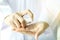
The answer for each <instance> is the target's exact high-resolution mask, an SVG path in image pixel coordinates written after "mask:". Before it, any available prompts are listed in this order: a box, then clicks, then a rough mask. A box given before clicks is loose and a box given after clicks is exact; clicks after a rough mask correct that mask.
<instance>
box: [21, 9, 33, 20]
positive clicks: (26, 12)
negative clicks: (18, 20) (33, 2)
mask: <svg viewBox="0 0 60 40" xmlns="http://www.w3.org/2000/svg"><path fill="white" fill-rule="evenodd" d="M22 13H23V15H26V14H28V15H29V16H30V18H31V19H32V21H33V13H32V12H31V11H30V10H29V9H28V10H24V11H23V12H22Z"/></svg>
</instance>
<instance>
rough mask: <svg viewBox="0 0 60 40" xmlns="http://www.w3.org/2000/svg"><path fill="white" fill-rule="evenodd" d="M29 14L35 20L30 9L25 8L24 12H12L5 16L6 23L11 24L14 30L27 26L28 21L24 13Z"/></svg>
mask: <svg viewBox="0 0 60 40" xmlns="http://www.w3.org/2000/svg"><path fill="white" fill-rule="evenodd" d="M26 14H28V15H29V16H30V17H31V19H32V20H33V14H32V12H31V11H30V10H24V11H22V12H16V13H13V14H10V15H8V16H6V17H5V19H4V20H5V23H6V24H8V25H10V26H11V27H12V29H13V30H16V29H17V28H18V29H20V28H25V27H26V21H25V19H24V18H23V16H24V15H26Z"/></svg>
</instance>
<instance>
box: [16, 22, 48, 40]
mask: <svg viewBox="0 0 60 40" xmlns="http://www.w3.org/2000/svg"><path fill="white" fill-rule="evenodd" d="M48 26H49V25H48V23H47V22H37V23H33V24H30V25H27V26H26V28H25V29H23V28H22V29H17V30H16V31H17V32H21V33H23V34H28V35H32V36H34V37H35V40H38V37H39V35H41V34H42V33H43V32H44V31H45V29H46V28H47V27H48Z"/></svg>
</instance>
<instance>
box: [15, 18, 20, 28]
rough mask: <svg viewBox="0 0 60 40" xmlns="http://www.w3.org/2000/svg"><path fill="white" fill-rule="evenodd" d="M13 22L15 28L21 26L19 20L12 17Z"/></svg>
mask: <svg viewBox="0 0 60 40" xmlns="http://www.w3.org/2000/svg"><path fill="white" fill-rule="evenodd" d="M14 23H15V25H16V27H17V28H21V23H20V22H19V20H18V19H17V18H15V19H14Z"/></svg>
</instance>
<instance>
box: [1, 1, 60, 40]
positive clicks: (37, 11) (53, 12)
mask: <svg viewBox="0 0 60 40" xmlns="http://www.w3.org/2000/svg"><path fill="white" fill-rule="evenodd" d="M20 1H21V0H20ZM17 2H19V1H16V0H15V2H14V3H13V1H10V3H9V4H10V7H11V9H9V12H7V11H6V10H4V9H2V11H1V12H2V13H3V11H5V12H6V13H11V11H10V10H13V11H14V12H15V11H19V10H20V7H18V5H17V4H19V3H17ZM57 2H58V0H57V1H56V0H49V1H48V0H45V1H44V0H42V1H41V0H26V4H25V9H30V10H31V11H32V12H33V13H34V21H33V22H37V21H46V22H48V24H49V25H50V26H49V27H48V28H47V29H46V31H45V32H44V33H43V34H41V35H40V36H39V38H38V39H39V40H57V37H56V35H57V25H54V24H53V25H52V26H53V27H52V26H51V24H52V23H53V21H54V20H55V18H56V17H57V15H58V12H59V11H60V10H59V9H60V8H59V6H58V5H57V4H59V3H57ZM11 3H13V4H11ZM15 3H16V5H17V6H16V5H15ZM22 4H23V1H22ZM54 4H56V5H54ZM13 5H14V6H13ZM22 6H23V5H21V10H24V7H22ZM13 7H14V8H13ZM6 9H7V8H6ZM7 10H8V9H7ZM5 12H4V13H5ZM3 26H6V25H5V24H4V23H3V24H2V27H3ZM7 37H8V38H7ZM1 40H34V37H31V36H29V35H23V34H21V33H17V32H14V31H12V30H11V28H10V27H7V28H6V27H5V28H4V27H3V28H2V29H1Z"/></svg>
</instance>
